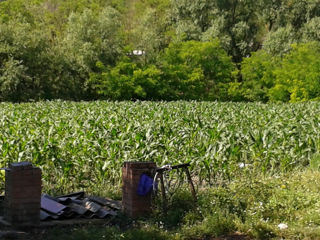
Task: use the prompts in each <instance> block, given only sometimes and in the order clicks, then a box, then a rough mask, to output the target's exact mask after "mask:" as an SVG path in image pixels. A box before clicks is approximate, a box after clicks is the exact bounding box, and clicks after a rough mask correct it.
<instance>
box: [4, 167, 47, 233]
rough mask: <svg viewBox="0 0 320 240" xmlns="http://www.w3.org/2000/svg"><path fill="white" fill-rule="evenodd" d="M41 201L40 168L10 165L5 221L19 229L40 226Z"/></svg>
mask: <svg viewBox="0 0 320 240" xmlns="http://www.w3.org/2000/svg"><path fill="white" fill-rule="evenodd" d="M40 200H41V170H40V168H37V167H34V166H32V164H31V163H29V162H19V163H12V164H10V165H9V168H8V169H6V175H5V201H4V206H5V208H4V217H5V220H6V221H8V222H9V223H11V224H12V225H13V226H17V227H20V226H37V225H39V223H40Z"/></svg>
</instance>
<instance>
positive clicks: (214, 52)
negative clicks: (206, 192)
mask: <svg viewBox="0 0 320 240" xmlns="http://www.w3.org/2000/svg"><path fill="white" fill-rule="evenodd" d="M135 50H139V51H135ZM137 52H138V53H139V54H136V53H137ZM319 56H320V0H283V1H275V0H106V1H102V0H30V1H23V0H7V1H2V2H0V100H1V101H12V102H21V101H31V100H46V99H48V100H51V99H68V100H94V99H110V100H134V99H141V100H179V99H183V100H219V101H261V102H269V101H275V102H278V101H280V102H297V101H306V100H318V98H319V97H320V60H319Z"/></svg>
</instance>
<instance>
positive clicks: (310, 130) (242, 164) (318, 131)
mask: <svg viewBox="0 0 320 240" xmlns="http://www.w3.org/2000/svg"><path fill="white" fill-rule="evenodd" d="M319 150H320V103H300V104H280V105H279V104H267V105H266V104H259V103H218V102H184V101H179V102H107V101H96V102H78V103H76V102H64V101H53V102H38V103H23V104H10V103H1V104H0V167H5V166H7V165H8V163H10V162H16V161H31V162H33V163H34V164H35V165H36V166H39V167H40V168H41V169H42V171H43V183H44V188H45V189H48V188H51V187H52V186H54V188H55V189H57V190H59V191H65V190H68V189H81V188H88V187H92V186H98V185H101V184H109V185H110V186H118V183H119V182H120V168H121V166H122V163H123V162H124V161H155V162H157V164H158V165H159V166H160V165H164V164H178V163H185V162H190V163H191V165H192V173H193V175H195V176H197V177H198V178H199V180H200V181H204V182H206V183H209V184H213V183H214V182H215V181H216V180H217V178H219V179H226V180H227V179H232V177H234V176H235V175H237V174H239V172H241V171H242V172H243V171H259V172H264V173H276V172H279V171H289V170H291V169H293V168H296V167H304V166H307V165H308V164H309V162H310V160H311V159H312V158H313V156H314V155H315V154H316V153H317V152H318V151H319ZM1 174H2V175H1V178H2V179H4V172H3V171H1ZM1 184H2V186H1V187H2V188H3V181H1Z"/></svg>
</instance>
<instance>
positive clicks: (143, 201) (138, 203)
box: [122, 162, 156, 218]
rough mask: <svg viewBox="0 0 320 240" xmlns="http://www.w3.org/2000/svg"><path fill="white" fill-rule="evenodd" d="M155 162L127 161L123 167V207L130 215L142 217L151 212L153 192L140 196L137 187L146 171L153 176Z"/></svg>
mask: <svg viewBox="0 0 320 240" xmlns="http://www.w3.org/2000/svg"><path fill="white" fill-rule="evenodd" d="M155 169H156V164H155V163H154V162H125V163H124V166H123V168H122V183H123V186H122V208H123V211H124V213H125V214H127V215H128V216H130V217H133V218H135V217H140V216H144V215H147V214H148V213H150V212H151V194H148V195H147V196H139V195H138V194H137V189H138V185H139V181H140V176H141V175H142V174H143V173H146V174H148V175H150V176H151V177H153V175H154V170H155Z"/></svg>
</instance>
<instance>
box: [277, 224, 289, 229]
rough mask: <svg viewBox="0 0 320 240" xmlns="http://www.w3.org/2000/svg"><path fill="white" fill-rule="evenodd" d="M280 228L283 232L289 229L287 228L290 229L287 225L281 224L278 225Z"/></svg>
mask: <svg viewBox="0 0 320 240" xmlns="http://www.w3.org/2000/svg"><path fill="white" fill-rule="evenodd" d="M278 228H279V229H281V230H283V229H287V228H288V225H287V224H285V223H280V224H279V225H278Z"/></svg>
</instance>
